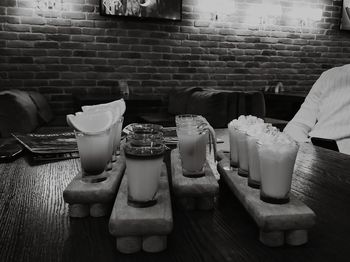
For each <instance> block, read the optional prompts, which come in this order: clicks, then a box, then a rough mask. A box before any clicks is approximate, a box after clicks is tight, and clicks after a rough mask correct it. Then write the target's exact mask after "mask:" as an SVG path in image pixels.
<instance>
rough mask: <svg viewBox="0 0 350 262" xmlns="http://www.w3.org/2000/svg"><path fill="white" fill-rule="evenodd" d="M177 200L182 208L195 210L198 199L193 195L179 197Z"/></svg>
mask: <svg viewBox="0 0 350 262" xmlns="http://www.w3.org/2000/svg"><path fill="white" fill-rule="evenodd" d="M175 201H176V203H177V206H178V207H179V208H180V209H182V210H194V209H195V207H196V200H195V199H194V198H193V197H179V198H177V199H176V200H175Z"/></svg>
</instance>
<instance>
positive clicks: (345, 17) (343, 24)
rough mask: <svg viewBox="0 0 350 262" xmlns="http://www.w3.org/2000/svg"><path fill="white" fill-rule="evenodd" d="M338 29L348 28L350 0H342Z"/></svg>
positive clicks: (349, 24) (349, 23) (349, 25)
mask: <svg viewBox="0 0 350 262" xmlns="http://www.w3.org/2000/svg"><path fill="white" fill-rule="evenodd" d="M340 30H350V0H343V7H342V17H341V21H340Z"/></svg>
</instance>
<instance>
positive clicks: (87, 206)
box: [63, 156, 125, 217]
mask: <svg viewBox="0 0 350 262" xmlns="http://www.w3.org/2000/svg"><path fill="white" fill-rule="evenodd" d="M124 170H125V158H124V156H119V157H118V159H117V161H116V162H114V163H113V166H112V170H110V171H105V172H103V173H102V174H100V175H96V176H88V177H82V175H81V173H78V174H77V175H76V176H75V177H74V178H73V180H72V181H71V182H70V183H69V184H68V186H67V187H66V189H65V190H64V191H63V198H64V201H65V202H67V203H68V204H69V216H70V217H87V216H89V215H90V216H92V217H101V216H106V215H109V214H110V212H111V209H112V206H113V203H114V200H115V197H116V195H117V191H118V188H119V185H120V182H121V179H122V177H123V175H124Z"/></svg>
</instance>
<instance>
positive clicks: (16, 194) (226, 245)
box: [0, 144, 350, 262]
mask: <svg viewBox="0 0 350 262" xmlns="http://www.w3.org/2000/svg"><path fill="white" fill-rule="evenodd" d="M223 146H224V147H226V148H227V144H223V145H220V147H223ZM78 163H79V162H78V160H77V159H74V160H67V161H61V162H56V163H51V164H45V165H40V166H29V165H28V163H27V161H26V159H25V158H20V159H18V160H16V161H15V162H12V163H8V164H0V261H1V262H5V261H38V262H39V261H45V262H46V261H84V262H86V261H94V262H95V261H114V262H115V261H349V258H350V248H349V247H350V244H349V243H350V156H347V155H344V154H340V153H336V152H332V151H329V150H326V149H322V148H316V147H313V146H312V145H303V146H301V148H300V151H299V153H298V157H297V162H296V172H295V175H294V178H293V185H292V189H293V193H294V194H295V195H296V196H297V197H298V198H299V199H300V200H301V201H303V202H304V203H305V204H307V205H308V206H309V207H310V208H311V209H313V210H314V212H315V213H316V215H317V220H316V225H315V226H314V227H313V228H312V229H311V230H310V232H309V242H308V243H307V244H306V245H305V246H301V247H288V246H285V247H280V248H269V247H266V246H264V245H263V244H261V243H260V242H259V240H258V233H259V229H258V227H257V226H256V225H255V224H254V222H253V220H252V219H251V218H250V216H249V215H248V213H247V212H246V211H245V209H244V207H243V206H242V205H241V204H240V203H239V201H238V200H237V199H236V198H235V197H234V195H233V194H232V193H231V192H230V191H229V190H228V188H227V187H225V186H222V187H221V188H220V194H219V198H218V201H217V203H216V205H215V209H214V211H179V210H176V209H174V212H173V214H174V229H173V232H172V233H171V234H170V236H169V238H168V248H167V250H166V251H164V252H161V253H158V254H148V253H144V252H141V253H138V254H133V255H123V254H121V253H118V252H117V251H116V247H115V239H114V237H112V236H111V235H110V234H109V232H108V218H84V219H70V218H69V217H68V205H67V204H65V203H64V201H63V197H62V192H63V190H64V188H65V187H66V185H67V184H68V183H69V182H70V180H71V179H72V178H73V176H74V175H75V172H76V171H77V170H78V168H79V164H78Z"/></svg>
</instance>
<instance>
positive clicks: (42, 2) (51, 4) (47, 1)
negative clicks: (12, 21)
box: [35, 0, 62, 11]
mask: <svg viewBox="0 0 350 262" xmlns="http://www.w3.org/2000/svg"><path fill="white" fill-rule="evenodd" d="M61 5H62V3H61V0H35V7H36V9H37V10H40V11H59V10H60V9H61Z"/></svg>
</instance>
